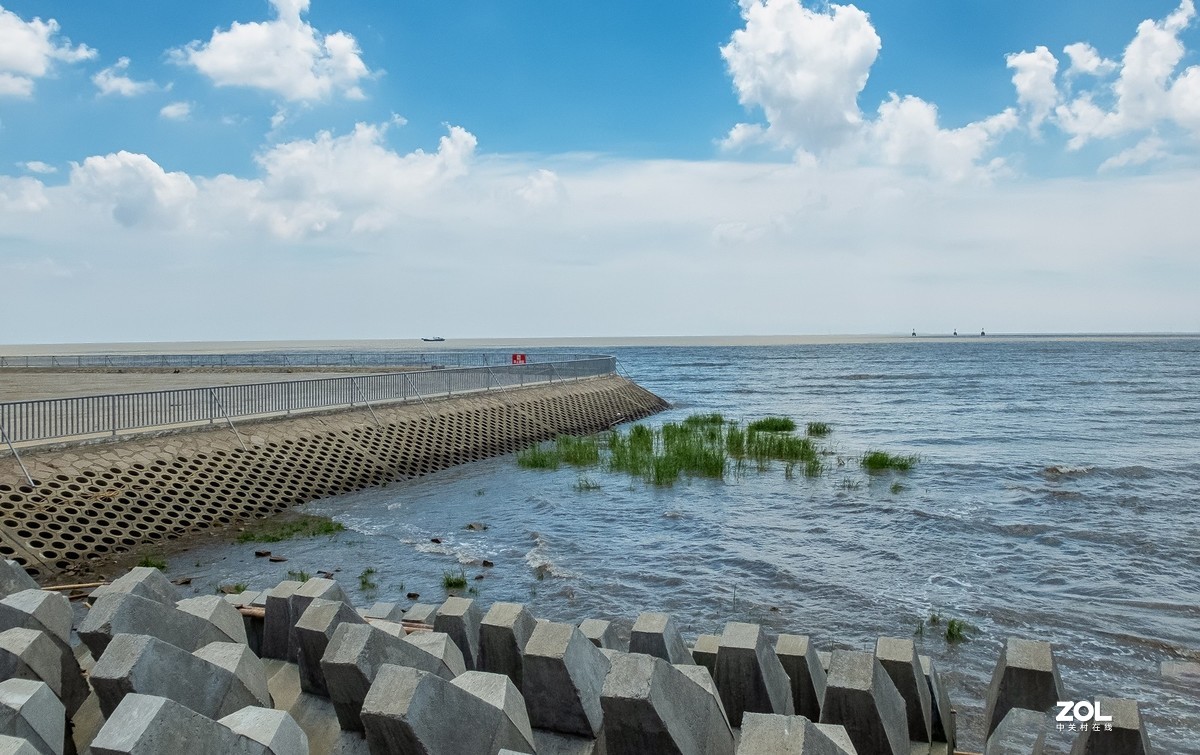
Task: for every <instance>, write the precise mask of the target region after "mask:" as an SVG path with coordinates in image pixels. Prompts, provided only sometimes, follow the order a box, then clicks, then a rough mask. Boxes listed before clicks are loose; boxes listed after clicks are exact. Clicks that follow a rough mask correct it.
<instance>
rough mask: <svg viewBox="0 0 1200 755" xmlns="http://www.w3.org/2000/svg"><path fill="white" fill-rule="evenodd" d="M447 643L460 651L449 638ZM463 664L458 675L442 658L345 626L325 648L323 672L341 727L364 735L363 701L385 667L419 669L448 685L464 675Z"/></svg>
mask: <svg viewBox="0 0 1200 755" xmlns="http://www.w3.org/2000/svg"><path fill="white" fill-rule="evenodd" d="M443 636H444V635H443ZM446 642H447V643H449V644H450V645H451V646H452V647H454V648H455V650H456V651H457V649H458V648H457V646H454V644H453V643H451V642H450V640H449V638H446ZM461 663H462V661H461V659H460V660H459V664H460V669H459V670H458V672H457V673H456V672H454V671H452V670H450V669H449V668H448V667H447V666H446V664H445V663H444V662H443V661H442V659H441V658H437V657H434V656H433V655H431V654H430V653H429V652H428V651H426V650H424V649H422V648H419V647H417V646H416V645H414V644H412V643H410V642H407V641H405V640H404V639H402V638H400V637H396V636H394V635H391V634H388V633H387V632H384V631H382V630H380V629H378V628H376V627H373V626H370V625H367V624H353V623H342V624H341V625H339V626H338V627H337V629H335V630H334V632H333V635H332V636H331V637H330V638H329V643H328V645H326V647H325V655H324V656H322V657H321V671H322V673H323V674H324V676H325V685H326V689H327V690H328V692H329V699H330V701H331V702H332V703H333V708H334V711H335V713H336V714H337V718H338V723H339V724H340V725H341V727H342V728H343V729H345V730H347V731H362V728H363V727H362V719H361V717H360V715H359V714H360V711H361V710H362V703H363V700H364V699H365V698H366V696H367V692H368V691H369V690H370V688H371V682H373V681H374V680H375V676H376V674H378V673H379V669H380V668H382V667H383V666H384V665H385V664H392V665H397V666H408V667H412V668H417V669H420V670H422V671H427V672H430V673H433V674H436V675H438V676H440V677H442V678H443V679H446V680H447V681H448V680H450V679H453V678H454V677H455V676H457V675H458V674H459V673H462V672H463V671H464V669H462V668H461Z"/></svg>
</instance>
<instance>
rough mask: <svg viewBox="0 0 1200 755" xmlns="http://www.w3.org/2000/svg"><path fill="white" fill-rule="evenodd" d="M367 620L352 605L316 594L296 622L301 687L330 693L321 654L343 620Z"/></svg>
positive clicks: (297, 661)
mask: <svg viewBox="0 0 1200 755" xmlns="http://www.w3.org/2000/svg"><path fill="white" fill-rule="evenodd" d="M346 623H349V624H365V623H366V621H365V620H364V619H363V618H362V617H361V616H359V615H358V612H357V611H355V610H354V609H353V608H351V607H350V606H348V605H346V604H345V603H342V602H340V601H334V600H322V599H320V598H317V599H315V600H313V601H312V602H311V603H309V604H308V608H307V609H305V611H304V613H303V614H302V615H301V616H300V619H299V621H297V622H296V645H297V653H296V663H297V665H298V666H299V667H300V689H302V690H304V691H305V692H308V693H310V694H313V695H320V696H321V697H329V691H328V690H327V688H326V686H325V673H324V672H323V671H321V658H322V657H323V656H324V655H325V648H326V647H327V646H328V645H329V638H330V637H332V636H333V633H334V631H336V630H337V628H338V627H339V626H341V625H342V624H346Z"/></svg>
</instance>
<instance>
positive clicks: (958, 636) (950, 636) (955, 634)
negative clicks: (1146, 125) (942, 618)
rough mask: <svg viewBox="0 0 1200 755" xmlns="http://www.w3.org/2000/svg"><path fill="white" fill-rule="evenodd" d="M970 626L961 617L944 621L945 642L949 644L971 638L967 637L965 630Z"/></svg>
mask: <svg viewBox="0 0 1200 755" xmlns="http://www.w3.org/2000/svg"><path fill="white" fill-rule="evenodd" d="M971 628H972V627H971V625H970V624H968V623H967V622H965V621H963V620H962V619H950V620H949V621H947V622H946V642H949V643H951V644H955V643H959V642H967V641H968V640H970V639H971V638H970V637H967V631H968V630H969V629H971Z"/></svg>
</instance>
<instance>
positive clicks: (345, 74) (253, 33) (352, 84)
mask: <svg viewBox="0 0 1200 755" xmlns="http://www.w3.org/2000/svg"><path fill="white" fill-rule="evenodd" d="M270 1H271V5H272V6H274V8H275V16H276V17H275V19H274V20H271V21H261V22H250V23H238V22H234V23H233V24H232V25H231V26H230V27H229V29H227V30H221V29H216V30H214V31H213V34H212V37H211V38H210V39H209V41H208V42H201V41H199V40H196V41H194V42H192V43H191V44H189V45H187V46H186V47H183V48H181V49H177V50H174V51H173V53H172V57H173V58H174V59H175V60H176V62H179V63H182V64H185V65H189V66H192V67H193V68H195V69H196V70H197V71H199V72H200V73H202V74H204V75H205V76H207V77H208V78H209V79H210V80H212V82H213V83H214V84H216V85H217V86H243V87H250V88H253V89H261V90H264V91H267V92H271V93H272V94H276V95H279V96H281V97H283V98H284V99H286V100H289V101H292V102H309V101H319V100H326V99H328V98H329V97H330V96H332V95H333V94H335V93H339V94H341V95H342V96H343V97H346V98H347V99H363V98H364V96H365V95H364V94H363V91H362V88H361V87H360V86H359V84H360V82H361V81H362V80H363V79H365V78H367V77H369V76H370V75H371V71H370V70H369V69H368V68H367V65H366V63H364V62H363V60H362V57H361V51H360V50H359V47H358V42H357V41H356V40H355V39H354V37H353V36H352V35H350V34H348V33H346V32H343V31H336V32H333V33H331V34H322V33H321V32H319V31H318V30H316V29H314V28H313V27H312V25H310V24H309V23H308V22H307V21H305V20H304V19H303V16H304V14H305V13H307V12H308V7H309V0H270Z"/></svg>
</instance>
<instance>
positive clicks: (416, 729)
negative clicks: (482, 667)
mask: <svg viewBox="0 0 1200 755" xmlns="http://www.w3.org/2000/svg"><path fill="white" fill-rule="evenodd" d="M490 676H493V677H494V678H495V679H497V680H499V681H500V682H501V683H503V684H505V685H508V686H510V687H511V685H512V682H511V681H509V680H508V678H507V677H502V676H498V675H490ZM471 683H473V682H471ZM471 683H469V684H471ZM512 692H513V698H512V701H510V702H509V704H508V705H507V706H506V707H505V708H503V709H498V708H496V706H495V705H494V704H492V703H490V702H485V701H484V700H483V699H481V698H480V697H477V696H476V695H475V694H473V693H472V692H470V691H468V690H467V689H464V688H463V687H461V686H458V685H455V684H453V683H451V682H448V681H446V680H445V679H442V678H441V677H438V676H436V675H434V674H430V673H428V672H425V671H421V670H419V669H414V668H409V667H407V666H393V665H390V664H389V665H385V666H383V667H382V668H381V669H379V673H378V675H377V676H376V677H375V681H374V683H373V684H372V685H371V691H370V692H368V693H367V697H366V699H365V700H363V707H362V721H363V726H364V728H365V730H366V735H367V744H368V746H369V747H370V749H371V752H372V753H392V752H404V753H428V754H429V755H434V754H435V753H463V754H464V755H466V754H467V753H494V752H497V751H499V750H500V749H504V748H507V749H517V750H521V749H523V748H524V747H525V746H526V742H527V741H528V740H527V739H526V737H527V736H529V737H531V736H532V734H531V732H529V730H528V728H526V730H525V731H524V732H522V731H520V727H519V726H518V725H517V724H516V723H515V722H513V721H512V720H511V719H509V718H508V713H509V711H510V710H512V709H513V708H514V707H516V706H515V705H514V704H513V702H515V700H517V699H519V696H516V689H515V688H513V689H512Z"/></svg>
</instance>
